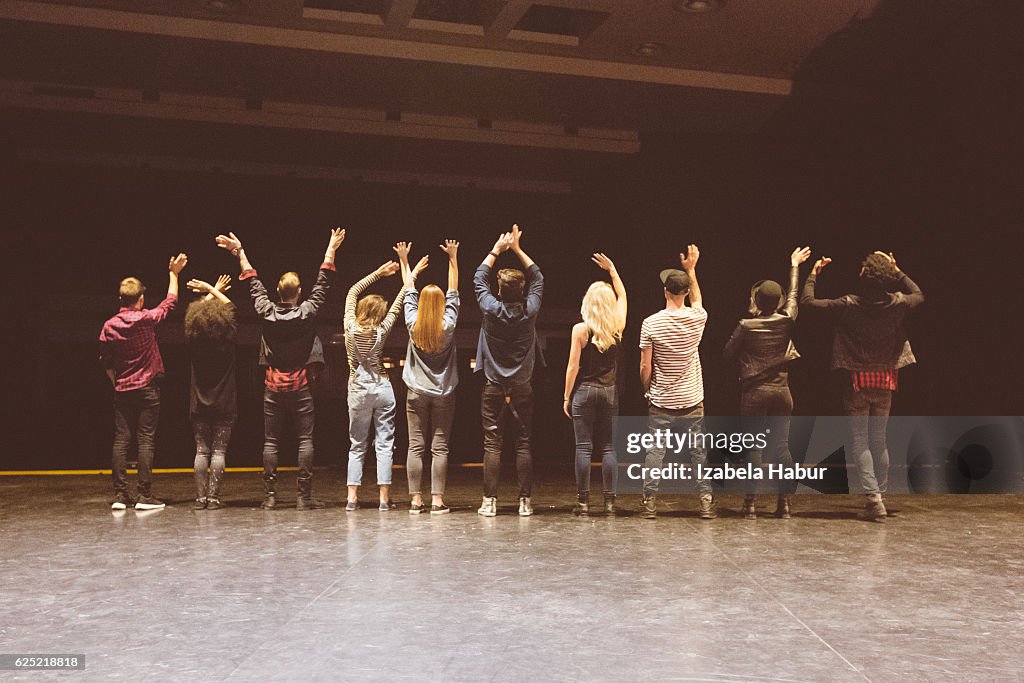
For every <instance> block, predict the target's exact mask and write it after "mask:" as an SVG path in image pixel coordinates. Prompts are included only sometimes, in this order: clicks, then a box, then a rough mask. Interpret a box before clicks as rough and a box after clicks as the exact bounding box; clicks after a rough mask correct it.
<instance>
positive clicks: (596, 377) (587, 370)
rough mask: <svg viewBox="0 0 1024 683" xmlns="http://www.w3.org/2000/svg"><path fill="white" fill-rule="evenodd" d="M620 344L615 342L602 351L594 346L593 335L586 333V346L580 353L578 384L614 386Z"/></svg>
mask: <svg viewBox="0 0 1024 683" xmlns="http://www.w3.org/2000/svg"><path fill="white" fill-rule="evenodd" d="M620 351H621V344H619V343H618V342H616V343H615V344H612V345H611V346H610V347H608V348H607V349H605V350H604V351H599V350H598V348H597V347H596V346H595V345H594V335H592V334H590V333H589V332H588V333H587V345H586V346H584V347H583V350H582V351H581V352H580V380H579V381H580V384H596V385H597V386H601V387H613V386H615V376H616V373H618V370H619V352H620Z"/></svg>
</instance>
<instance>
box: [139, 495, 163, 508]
mask: <svg viewBox="0 0 1024 683" xmlns="http://www.w3.org/2000/svg"><path fill="white" fill-rule="evenodd" d="M164 507H165V506H164V504H163V503H162V502H161V501H159V500H157V499H156V498H154V497H153V496H140V497H139V499H138V500H137V501H135V509H136V510H162V509H163V508H164Z"/></svg>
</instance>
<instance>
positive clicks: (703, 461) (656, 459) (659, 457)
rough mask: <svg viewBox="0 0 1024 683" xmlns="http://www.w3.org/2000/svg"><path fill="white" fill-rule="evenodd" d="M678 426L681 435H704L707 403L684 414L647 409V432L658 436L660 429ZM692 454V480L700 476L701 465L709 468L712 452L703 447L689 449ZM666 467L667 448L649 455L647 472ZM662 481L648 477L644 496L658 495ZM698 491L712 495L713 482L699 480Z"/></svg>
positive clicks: (661, 409)
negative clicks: (686, 431)
mask: <svg viewBox="0 0 1024 683" xmlns="http://www.w3.org/2000/svg"><path fill="white" fill-rule="evenodd" d="M673 424H675V429H674V431H676V432H677V433H681V432H682V431H683V430H684V429H685V430H689V431H691V432H693V433H695V434H701V433H703V432H704V403H703V402H701V403H698V404H697V405H695V406H692V407H690V408H682V409H681V410H671V409H669V408H660V407H658V406H656V405H654V404H651V405H650V406H649V407H648V408H647V429H648V431H650V432H652V433H653V432H654V431H656V430H658V429H668V428H670V427H672V425H673ZM687 450H688V451H689V453H690V462H691V463H692V465H693V472H692V473H691V476H693V477H696V476H697V465H701V466H705V467H706V466H707V464H708V450H707V448H705V447H704V445H703V444H701V445H699V446H696V447H694V448H688V449H687ZM664 463H665V448H664V447H662V448H658V447H654V448H651V449H649V450H648V451H647V457H646V458H645V459H644V467H645V468H651V469H655V468H659V467H663V466H664ZM658 484H659V481H658V480H657V479H655V478H653V477H651V476H647V477H644V496H650V495H653V494H655V493H657V492H658ZM697 491H699V492H700V493H701V494H702V495H703V494H705V493H706V494H708V495H710V494H711V492H712V489H711V480H710V479H709V478H707V477H702V478H700V479H697Z"/></svg>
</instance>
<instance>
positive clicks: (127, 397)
mask: <svg viewBox="0 0 1024 683" xmlns="http://www.w3.org/2000/svg"><path fill="white" fill-rule="evenodd" d="M159 420H160V388H159V387H157V386H154V385H150V386H148V387H143V388H142V389H135V390H133V391H115V392H114V448H113V459H112V463H111V468H110V469H111V475H112V476H113V478H114V495H116V496H117V497H118V498H127V497H128V496H129V494H128V451H129V450H130V449H131V447H132V440H133V439H134V441H135V443H136V445H137V446H138V461H139V481H138V489H139V496H142V497H148V496H150V495H152V481H153V441H154V437H155V436H156V425H157V422H159Z"/></svg>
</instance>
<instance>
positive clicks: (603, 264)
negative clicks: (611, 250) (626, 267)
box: [590, 252, 615, 273]
mask: <svg viewBox="0 0 1024 683" xmlns="http://www.w3.org/2000/svg"><path fill="white" fill-rule="evenodd" d="M590 260H591V261H593V262H594V263H596V264H597V267H598V268H600V269H601V270H607V271H608V272H609V273H614V272H615V264H614V263H612V260H611V259H610V258H608V257H607V256H605V255H604V254H602V253H600V252H598V253H596V254H594V255H593V256H591V257H590Z"/></svg>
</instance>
